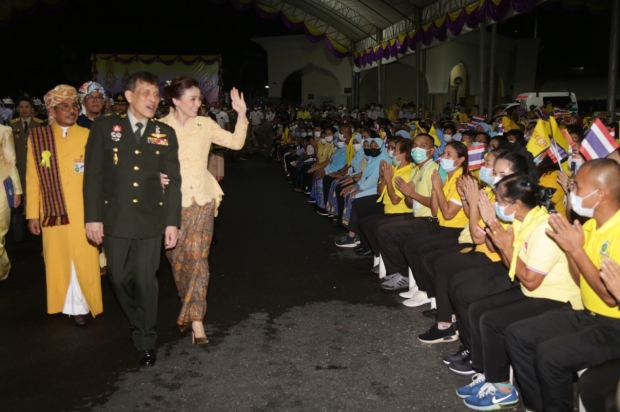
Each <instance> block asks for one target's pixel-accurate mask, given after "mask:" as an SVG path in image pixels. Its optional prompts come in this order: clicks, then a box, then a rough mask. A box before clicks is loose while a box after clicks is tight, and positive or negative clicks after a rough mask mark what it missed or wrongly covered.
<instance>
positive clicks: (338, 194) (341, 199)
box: [334, 183, 344, 222]
mask: <svg viewBox="0 0 620 412" xmlns="http://www.w3.org/2000/svg"><path fill="white" fill-rule="evenodd" d="M343 190H344V187H342V185H341V184H340V183H339V184H338V185H336V187H335V188H334V191H335V192H336V202H337V203H338V215H337V216H336V218H337V219H338V221H339V222H342V214H343V212H344V196H342V194H341V193H342V191H343Z"/></svg>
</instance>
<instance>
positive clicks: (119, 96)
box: [112, 93, 129, 104]
mask: <svg viewBox="0 0 620 412" xmlns="http://www.w3.org/2000/svg"><path fill="white" fill-rule="evenodd" d="M112 101H113V102H114V104H129V103H127V99H125V95H124V94H123V93H116V94H115V95H114V96H112Z"/></svg>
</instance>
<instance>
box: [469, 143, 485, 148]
mask: <svg viewBox="0 0 620 412" xmlns="http://www.w3.org/2000/svg"><path fill="white" fill-rule="evenodd" d="M482 145H484V143H482V142H473V143H472V144H471V147H478V146H482Z"/></svg>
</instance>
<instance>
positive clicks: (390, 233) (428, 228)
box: [375, 217, 439, 275]
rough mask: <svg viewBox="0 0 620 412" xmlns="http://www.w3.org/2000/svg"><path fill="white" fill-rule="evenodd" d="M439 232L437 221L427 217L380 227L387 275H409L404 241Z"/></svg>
mask: <svg viewBox="0 0 620 412" xmlns="http://www.w3.org/2000/svg"><path fill="white" fill-rule="evenodd" d="M438 230H439V224H438V223H437V220H436V219H433V218H426V217H417V218H415V219H411V220H406V221H403V222H390V223H387V224H385V225H380V226H379V227H378V228H377V244H378V245H379V253H380V254H381V257H382V258H383V263H385V269H386V271H387V273H389V274H392V273H400V274H402V275H405V274H406V273H407V260H406V259H405V256H404V255H403V252H402V251H401V249H400V244H401V241H402V240H403V239H410V238H413V237H417V236H421V235H422V234H426V233H432V232H435V231H438ZM375 256H376V252H375Z"/></svg>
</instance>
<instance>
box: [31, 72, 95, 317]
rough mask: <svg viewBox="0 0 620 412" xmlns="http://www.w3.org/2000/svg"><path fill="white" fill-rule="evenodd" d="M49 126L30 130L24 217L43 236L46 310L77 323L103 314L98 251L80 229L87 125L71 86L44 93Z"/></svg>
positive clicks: (57, 87) (36, 232)
mask: <svg viewBox="0 0 620 412" xmlns="http://www.w3.org/2000/svg"><path fill="white" fill-rule="evenodd" d="M44 100H45V105H46V106H47V110H48V112H49V119H48V123H49V126H41V127H37V128H32V129H30V135H29V142H28V156H27V168H26V181H27V186H26V190H27V197H28V203H27V204H26V219H28V228H29V229H30V231H31V232H32V233H33V234H35V235H41V234H42V235H43V259H44V261H45V276H46V283H47V312H48V313H49V314H54V313H64V314H67V315H69V316H72V317H73V321H74V322H75V323H76V324H77V325H78V326H83V325H84V324H86V323H87V322H88V320H89V318H90V316H89V314H92V316H93V317H94V316H96V315H98V314H100V313H101V312H103V302H102V298H101V276H100V275H99V253H98V251H97V247H96V246H94V245H92V244H90V243H89V242H88V238H87V237H86V230H85V228H84V202H83V193H82V186H83V181H84V155H85V153H84V152H85V147H86V141H87V140H88V129H85V128H83V127H80V126H78V125H77V124H76V122H77V119H78V114H79V112H80V105H79V104H78V95H77V92H76V90H75V88H73V87H71V86H68V85H64V84H61V85H59V86H56V87H55V88H54V89H52V90H50V91H49V92H48V93H47V94H46V95H45V97H44Z"/></svg>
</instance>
